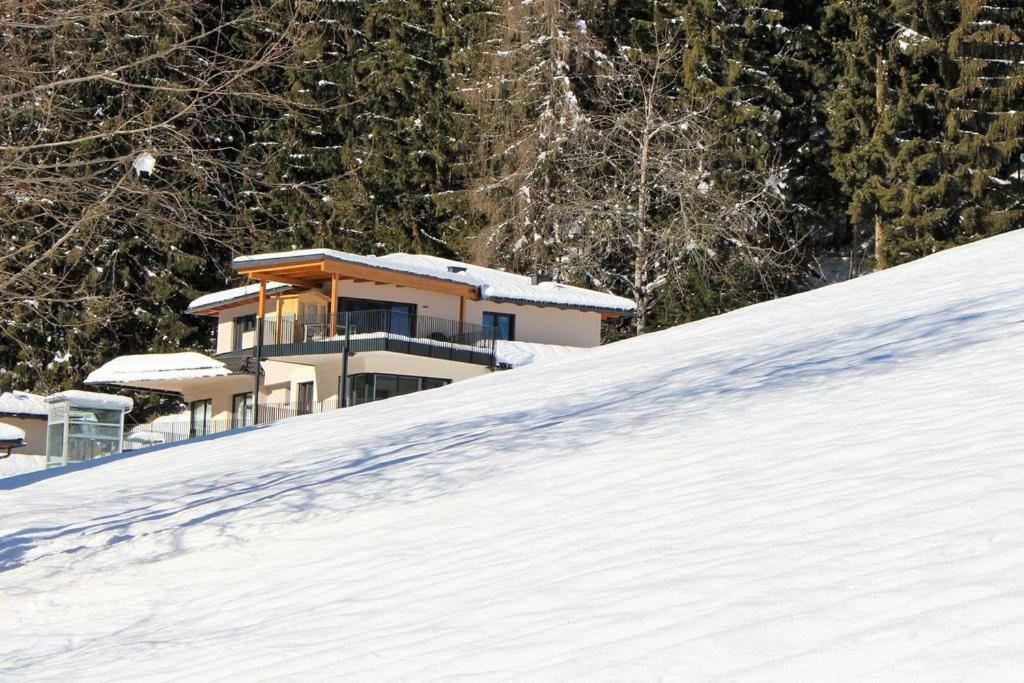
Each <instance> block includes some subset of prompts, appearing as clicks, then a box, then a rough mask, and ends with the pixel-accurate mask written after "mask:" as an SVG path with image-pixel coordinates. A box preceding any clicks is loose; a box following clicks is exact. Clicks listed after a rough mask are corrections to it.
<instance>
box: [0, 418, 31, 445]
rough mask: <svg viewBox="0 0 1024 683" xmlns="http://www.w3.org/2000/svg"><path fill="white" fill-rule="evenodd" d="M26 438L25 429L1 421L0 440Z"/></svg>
mask: <svg viewBox="0 0 1024 683" xmlns="http://www.w3.org/2000/svg"><path fill="white" fill-rule="evenodd" d="M24 440H25V430H23V429H20V428H18V427H15V426H14V425H9V424H7V423H5V422H0V442H4V441H6V442H8V443H11V442H15V443H16V442H19V441H24Z"/></svg>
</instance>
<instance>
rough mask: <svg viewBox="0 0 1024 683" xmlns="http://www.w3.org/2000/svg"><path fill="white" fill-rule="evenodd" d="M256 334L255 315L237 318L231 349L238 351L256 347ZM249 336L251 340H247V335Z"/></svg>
mask: <svg viewBox="0 0 1024 683" xmlns="http://www.w3.org/2000/svg"><path fill="white" fill-rule="evenodd" d="M255 332H256V316H255V315H240V316H238V317H237V318H235V324H234V332H233V334H232V335H231V349H232V350H233V351H238V350H239V349H242V348H246V347H247V346H255V345H256V339H255V337H254V336H252V334H255ZM247 334H249V335H250V336H249V339H246V338H245V337H246V335H247Z"/></svg>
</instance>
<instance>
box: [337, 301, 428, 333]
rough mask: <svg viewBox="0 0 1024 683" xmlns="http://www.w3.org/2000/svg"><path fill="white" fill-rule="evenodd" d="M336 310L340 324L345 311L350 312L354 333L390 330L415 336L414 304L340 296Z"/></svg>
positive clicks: (342, 322)
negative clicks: (339, 314) (338, 313)
mask: <svg viewBox="0 0 1024 683" xmlns="http://www.w3.org/2000/svg"><path fill="white" fill-rule="evenodd" d="M338 311H339V312H340V313H341V320H339V323H341V324H344V320H345V313H351V314H352V316H351V318H350V319H349V320H350V324H351V326H352V328H353V329H352V332H353V333H355V334H362V333H366V332H390V333H391V334H403V335H405V336H407V337H415V336H416V304H405V303H399V302H397V301H375V300H373V299H350V298H348V297H341V298H339V299H338Z"/></svg>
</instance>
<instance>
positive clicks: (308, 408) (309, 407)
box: [295, 382, 316, 415]
mask: <svg viewBox="0 0 1024 683" xmlns="http://www.w3.org/2000/svg"><path fill="white" fill-rule="evenodd" d="M306 388H308V389H309V391H308V393H307V394H306V396H308V398H309V403H308V404H305V405H304V404H303V401H302V400H303V392H304V389H306ZM315 392H316V383H315V382H296V384H295V413H296V414H297V415H309V414H310V413H312V412H313V404H314V403H316V400H315V398H314V395H315Z"/></svg>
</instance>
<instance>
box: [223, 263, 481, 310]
mask: <svg viewBox="0 0 1024 683" xmlns="http://www.w3.org/2000/svg"><path fill="white" fill-rule="evenodd" d="M235 270H236V271H237V272H238V273H239V274H240V275H245V276H248V277H250V278H252V279H253V280H258V281H261V282H284V283H287V284H290V285H293V286H295V287H305V288H311V289H319V288H320V286H321V285H322V284H323V283H324V282H329V281H332V280H333V281H337V280H354V281H355V282H372V283H374V284H378V285H395V286H396V287H409V288H411V289H422V290H426V291H430V292H438V293H440V294H451V295H454V296H460V297H465V298H467V299H470V300H472V301H477V300H479V299H480V288H479V287H477V286H476V285H469V284H465V283H461V282H454V281H451V280H445V279H442V278H435V277H430V276H428V275H418V274H415V273H408V272H404V271H399V270H392V269H389V268H380V267H374V266H368V265H364V264H361V263H347V262H345V261H337V260H333V259H327V258H324V257H313V258H309V259H303V260H290V259H289V260H284V259H282V260H281V261H279V262H273V261H270V262H264V263H251V262H246V263H240V264H238V265H237V266H236V267H235Z"/></svg>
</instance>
